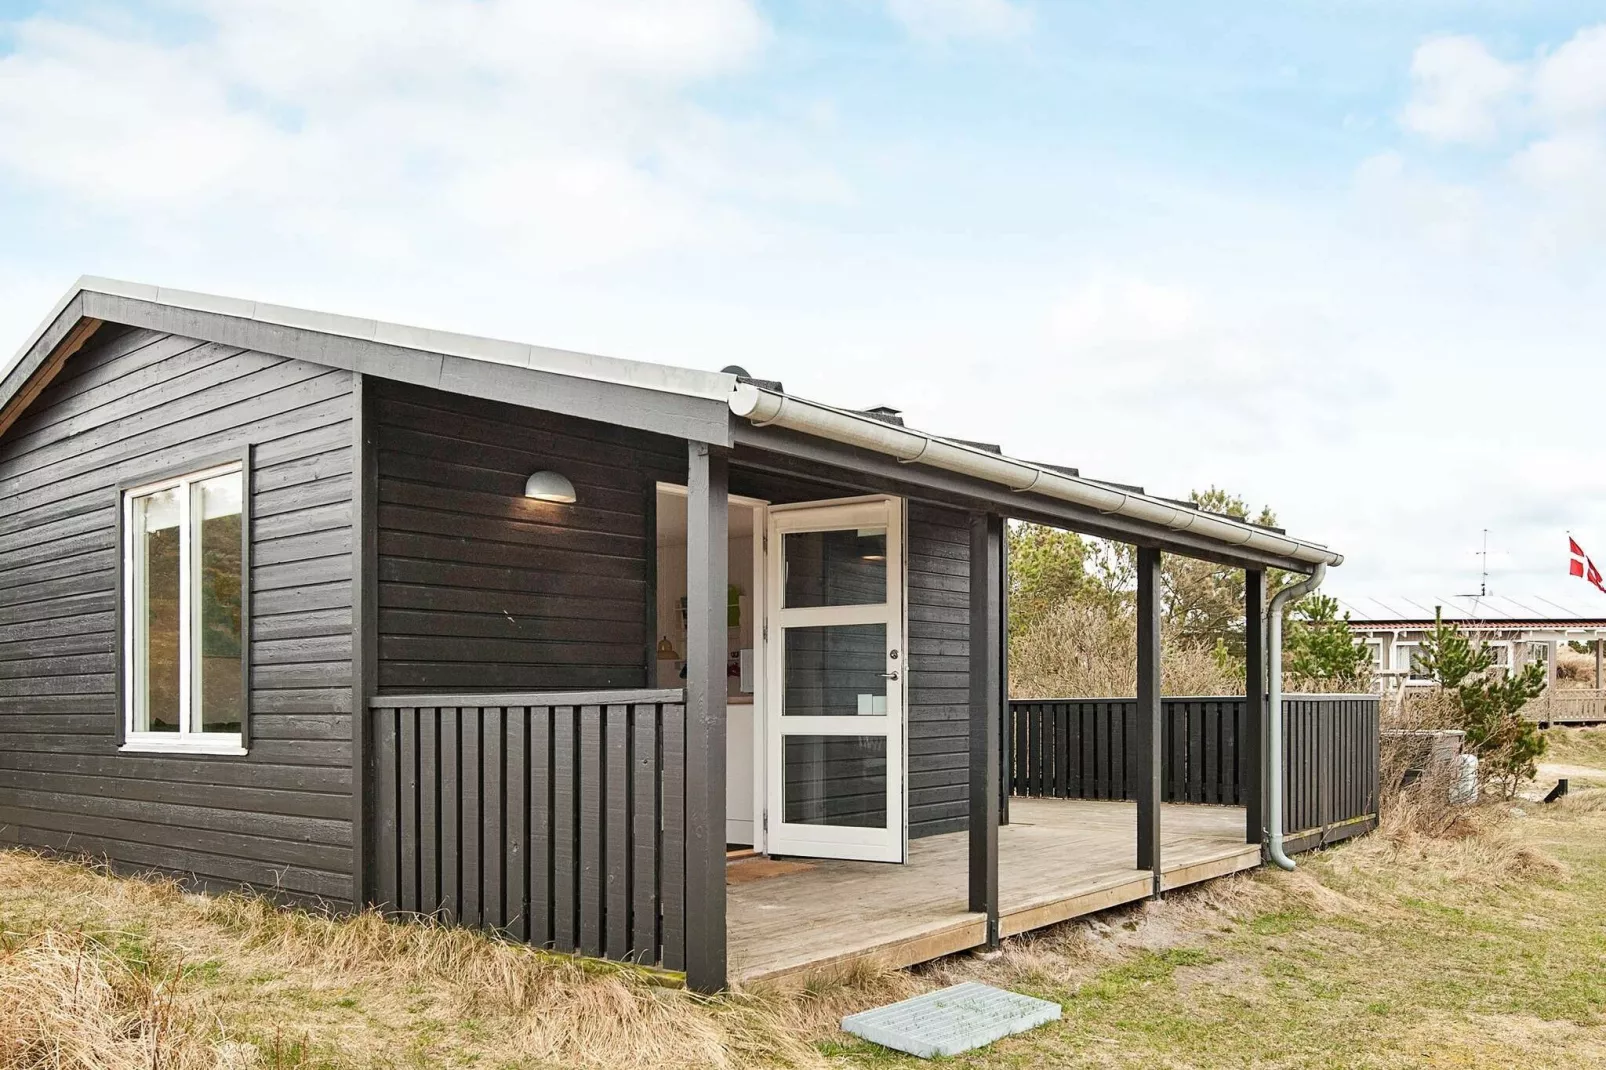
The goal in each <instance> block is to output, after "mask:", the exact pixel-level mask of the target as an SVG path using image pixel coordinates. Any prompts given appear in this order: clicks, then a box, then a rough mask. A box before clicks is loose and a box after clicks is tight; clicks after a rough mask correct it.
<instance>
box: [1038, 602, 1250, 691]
mask: <svg viewBox="0 0 1606 1070" xmlns="http://www.w3.org/2000/svg"><path fill="white" fill-rule="evenodd" d="M1161 659H1162V660H1161V666H1160V673H1161V677H1162V679H1163V680H1164V681H1165V693H1166V694H1168V695H1236V694H1242V693H1243V681H1242V680H1240V679H1238V678H1237V677H1235V676H1233V675H1232V674H1230V673H1227V672H1224V671H1222V668H1221V667H1220V666H1219V665H1218V664H1217V663H1216V659H1215V656H1214V653H1213V651H1211V650H1208V649H1206V648H1204V647H1200V646H1194V645H1189V644H1177V643H1172V642H1167V643H1165V644H1164V650H1163V651H1162V654H1161ZM1137 679H1138V662H1137V630H1136V625H1135V624H1134V623H1133V620H1132V618H1131V617H1130V616H1126V615H1120V614H1113V613H1109V612H1107V611H1105V610H1104V609H1102V608H1100V607H1098V606H1091V605H1083V604H1080V603H1076V602H1065V603H1063V604H1062V605H1060V606H1059V607H1058V608H1057V609H1054V610H1052V611H1050V612H1049V613H1046V614H1044V616H1043V617H1042V618H1041V619H1040V620H1038V621H1037V622H1036V623H1035V624H1034V625H1033V626H1032V627H1031V628H1030V629H1028V631H1027V632H1026V634H1024V635H1021V636H1017V637H1016V638H1015V639H1014V640H1013V641H1012V642H1011V643H1010V651H1009V684H1010V692H1011V694H1013V695H1015V696H1017V697H1021V698H1048V697H1067V698H1068V697H1077V698H1102V697H1129V696H1131V695H1133V694H1136V693H1137Z"/></svg>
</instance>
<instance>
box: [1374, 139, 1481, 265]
mask: <svg viewBox="0 0 1606 1070" xmlns="http://www.w3.org/2000/svg"><path fill="white" fill-rule="evenodd" d="M1355 191H1356V194H1357V196H1358V198H1359V199H1360V202H1361V204H1362V205H1363V206H1364V207H1365V209H1366V210H1367V213H1368V216H1369V217H1370V218H1371V219H1373V220H1375V221H1377V222H1378V223H1380V224H1381V226H1382V228H1383V229H1384V230H1385V232H1393V233H1402V232H1403V233H1408V234H1413V235H1416V236H1419V237H1421V238H1422V239H1424V240H1426V241H1427V242H1429V243H1430V244H1431V245H1433V246H1435V247H1437V248H1440V249H1445V250H1450V251H1465V250H1468V249H1470V248H1472V247H1473V246H1475V245H1476V244H1477V243H1478V241H1479V239H1480V237H1481V236H1482V233H1483V230H1484V222H1485V220H1484V204H1483V198H1482V196H1480V194H1479V192H1478V190H1477V189H1475V188H1473V187H1471V186H1468V185H1464V184H1459V183H1454V182H1445V181H1442V180H1440V179H1438V178H1435V177H1433V176H1431V175H1429V174H1426V173H1423V172H1422V171H1421V170H1420V169H1416V168H1413V167H1411V166H1410V165H1409V164H1408V163H1407V161H1406V159H1405V157H1404V156H1402V155H1400V154H1399V153H1397V152H1380V153H1378V154H1376V155H1374V156H1370V157H1368V158H1366V159H1365V160H1362V161H1361V163H1360V166H1359V167H1357V168H1356V169H1355Z"/></svg>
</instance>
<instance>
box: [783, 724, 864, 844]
mask: <svg viewBox="0 0 1606 1070" xmlns="http://www.w3.org/2000/svg"><path fill="white" fill-rule="evenodd" d="M785 761H786V808H785V814H786V820H787V822H788V823H790V824H796V825H834V826H837V827H839V828H840V827H846V828H885V827H886V824H887V741H886V738H885V737H884V736H787V737H786V755H785Z"/></svg>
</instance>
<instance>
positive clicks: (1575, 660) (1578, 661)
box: [1556, 643, 1595, 688]
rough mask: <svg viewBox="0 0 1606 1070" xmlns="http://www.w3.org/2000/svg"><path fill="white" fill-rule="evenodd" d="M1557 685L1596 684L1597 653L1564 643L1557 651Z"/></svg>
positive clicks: (1565, 686)
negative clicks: (1578, 649) (1580, 649)
mask: <svg viewBox="0 0 1606 1070" xmlns="http://www.w3.org/2000/svg"><path fill="white" fill-rule="evenodd" d="M1556 686H1557V687H1562V688H1577V687H1594V686H1595V655H1594V653H1593V652H1590V653H1587V654H1586V653H1583V652H1581V651H1577V650H1574V649H1572V648H1571V647H1569V646H1567V645H1566V644H1565V643H1563V644H1562V645H1561V646H1560V648H1559V649H1557V651H1556Z"/></svg>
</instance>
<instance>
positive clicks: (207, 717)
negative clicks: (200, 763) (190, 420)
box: [190, 472, 245, 732]
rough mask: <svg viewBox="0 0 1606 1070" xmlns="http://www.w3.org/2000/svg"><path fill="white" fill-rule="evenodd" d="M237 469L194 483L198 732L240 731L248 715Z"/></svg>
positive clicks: (193, 519)
mask: <svg viewBox="0 0 1606 1070" xmlns="http://www.w3.org/2000/svg"><path fill="white" fill-rule="evenodd" d="M242 478H243V477H242V476H241V475H240V473H238V472H233V473H230V474H229V475H226V476H217V477H215V478H213V479H207V480H203V481H202V482H199V483H195V484H193V485H192V486H191V487H190V493H191V499H190V518H191V523H193V524H194V525H195V530H194V532H193V534H192V535H191V544H192V546H193V547H194V554H195V562H194V566H193V568H192V570H191V574H192V575H193V576H194V578H195V590H194V592H193V594H192V596H191V605H193V606H194V608H195V623H196V636H195V645H194V649H195V650H196V651H197V654H198V656H197V657H196V659H195V672H196V675H197V681H196V686H195V687H194V689H193V690H194V694H195V695H196V696H198V699H199V701H198V702H197V703H196V706H195V724H194V729H193V730H194V731H198V732H239V731H240V724H241V722H242V721H243V720H244V716H245V710H244V691H243V681H242V679H241V676H240V664H241V659H240V637H241V627H240V607H241V602H242V599H241V597H240V594H241V587H242V580H241V575H240V547H241V544H240V492H241V482H242Z"/></svg>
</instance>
